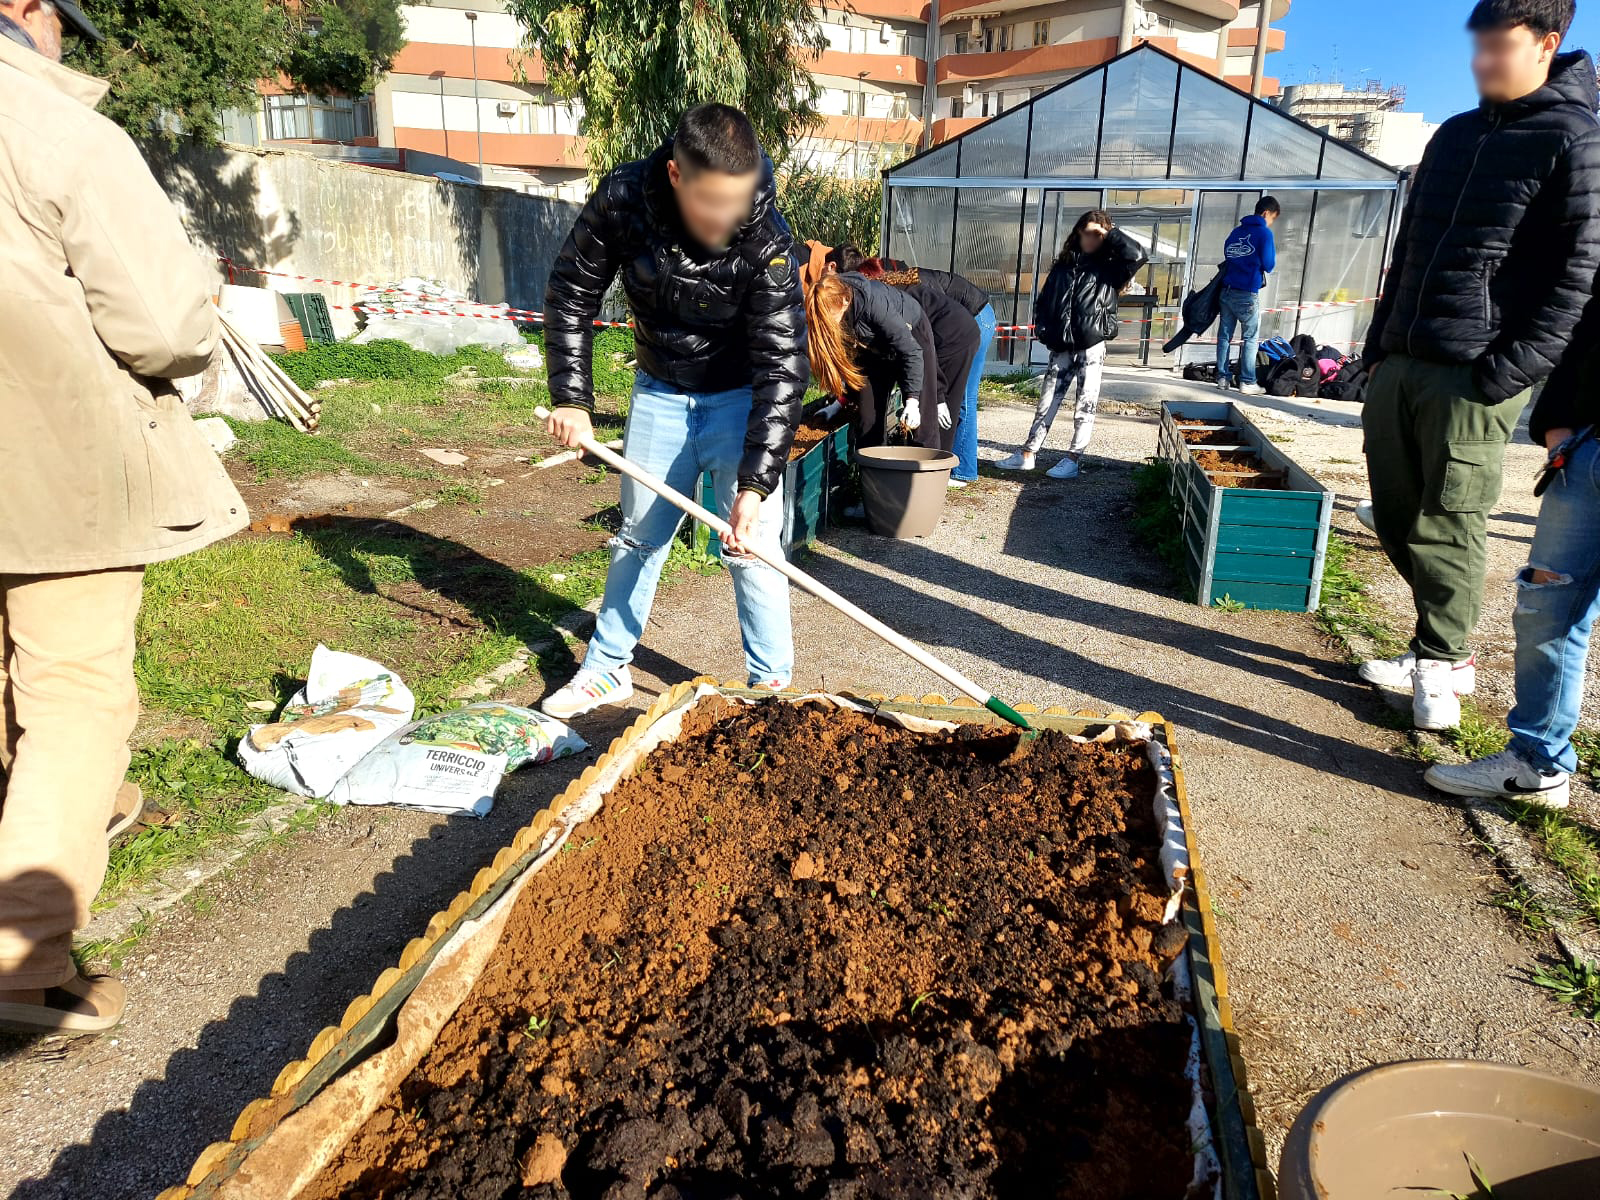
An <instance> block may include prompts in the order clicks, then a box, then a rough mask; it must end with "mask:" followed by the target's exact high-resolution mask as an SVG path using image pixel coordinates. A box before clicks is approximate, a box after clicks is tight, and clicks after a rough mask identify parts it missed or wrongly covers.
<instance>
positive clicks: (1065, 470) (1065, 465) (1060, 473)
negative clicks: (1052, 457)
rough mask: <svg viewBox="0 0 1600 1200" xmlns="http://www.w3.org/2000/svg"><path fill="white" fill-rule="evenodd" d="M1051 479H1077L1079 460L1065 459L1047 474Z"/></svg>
mask: <svg viewBox="0 0 1600 1200" xmlns="http://www.w3.org/2000/svg"><path fill="white" fill-rule="evenodd" d="M1045 474H1046V475H1048V476H1050V478H1051V479H1076V478H1077V477H1078V474H1079V472H1078V460H1077V459H1075V458H1063V459H1062V460H1061V461H1060V462H1058V463H1057V464H1056V465H1055V466H1053V467H1051V468H1050V469H1049V470H1048V471H1046V472H1045Z"/></svg>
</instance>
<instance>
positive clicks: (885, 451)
mask: <svg viewBox="0 0 1600 1200" xmlns="http://www.w3.org/2000/svg"><path fill="white" fill-rule="evenodd" d="M856 463H857V465H859V466H860V468H861V497H862V504H863V505H864V506H865V508H866V510H867V524H868V525H870V526H871V527H872V532H873V533H877V534H882V535H883V536H884V537H892V538H916V537H927V536H928V534H930V533H932V532H933V531H934V530H935V529H936V528H938V525H939V517H940V516H941V515H942V514H943V513H944V500H945V497H946V496H947V495H948V494H949V492H950V472H951V471H953V470H954V469H955V465H956V456H955V455H954V454H951V453H950V452H948V451H946V450H930V449H927V448H925V447H923V446H864V447H862V448H861V449H859V450H857V451H856Z"/></svg>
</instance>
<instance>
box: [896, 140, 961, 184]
mask: <svg viewBox="0 0 1600 1200" xmlns="http://www.w3.org/2000/svg"><path fill="white" fill-rule="evenodd" d="M960 153H961V142H960V140H959V139H957V140H956V141H953V142H946V143H945V144H944V145H942V146H938V147H935V148H934V149H932V150H929V151H928V152H927V153H926V154H924V155H923V156H922V157H921V158H919V159H917V160H916V161H915V162H909V163H902V164H901V165H900V166H899V167H897V168H895V169H896V171H899V172H903V173H905V174H907V175H929V176H933V175H937V176H939V177H940V178H944V179H954V178H955V175H956V159H957V157H958V156H959V155H960Z"/></svg>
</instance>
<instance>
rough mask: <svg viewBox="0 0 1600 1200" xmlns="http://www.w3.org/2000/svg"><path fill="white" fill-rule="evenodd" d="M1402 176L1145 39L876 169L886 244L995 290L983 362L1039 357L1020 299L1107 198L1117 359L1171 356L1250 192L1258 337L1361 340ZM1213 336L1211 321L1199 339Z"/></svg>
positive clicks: (1028, 304) (1190, 350)
mask: <svg viewBox="0 0 1600 1200" xmlns="http://www.w3.org/2000/svg"><path fill="white" fill-rule="evenodd" d="M1399 192H1400V173H1399V172H1397V171H1396V170H1394V169H1393V168H1392V167H1389V166H1386V165H1385V164H1383V163H1381V162H1379V161H1378V160H1377V159H1375V158H1372V157H1370V156H1368V155H1366V154H1363V153H1361V152H1360V151H1358V150H1356V149H1355V148H1353V147H1351V146H1349V145H1347V144H1346V143H1344V142H1341V141H1339V140H1338V139H1336V138H1331V137H1328V136H1327V135H1326V134H1324V133H1322V132H1321V131H1320V130H1317V129H1314V128H1312V127H1311V126H1310V125H1307V124H1305V123H1304V122H1301V121H1298V120H1296V119H1294V118H1293V117H1290V116H1287V115H1286V114H1284V113H1282V112H1280V111H1279V110H1278V109H1276V108H1274V107H1272V106H1271V105H1270V104H1265V103H1263V102H1261V101H1259V100H1256V99H1254V98H1252V97H1251V96H1250V95H1248V94H1247V93H1245V92H1241V91H1239V90H1238V89H1236V88H1233V87H1230V86H1229V85H1227V84H1225V83H1222V82H1220V81H1218V80H1217V79H1215V78H1213V77H1212V76H1210V75H1207V74H1205V73H1204V72H1202V71H1199V70H1196V69H1194V68H1193V67H1190V66H1188V65H1187V64H1185V63H1184V62H1182V61H1180V60H1179V59H1177V58H1174V57H1172V56H1171V55H1169V54H1166V53H1165V52H1163V51H1161V50H1158V49H1156V48H1155V47H1153V46H1149V45H1142V46H1138V47H1136V48H1134V49H1133V50H1130V51H1128V52H1127V53H1126V54H1123V55H1120V56H1119V57H1117V58H1114V59H1112V60H1111V61H1110V62H1108V63H1106V64H1105V65H1104V66H1101V67H1097V68H1095V69H1093V70H1090V71H1086V72H1085V73H1084V74H1082V75H1079V76H1078V77H1077V78H1075V79H1072V80H1069V81H1068V82H1066V83H1064V84H1061V85H1059V86H1057V87H1054V88H1051V89H1049V90H1048V91H1044V92H1041V93H1040V94H1039V95H1037V96H1035V97H1033V98H1032V99H1031V100H1029V101H1028V102H1027V103H1025V104H1023V105H1020V106H1018V107H1017V108H1014V109H1012V110H1010V111H1009V112H1006V113H1003V114H1001V115H1000V116H998V117H995V118H994V119H993V120H990V121H987V122H985V123H984V124H982V125H979V126H977V127H975V128H973V129H971V130H969V131H968V132H966V133H965V134H963V135H961V136H960V137H958V138H955V139H953V140H951V141H948V142H945V143H942V144H941V145H939V146H936V147H934V148H933V149H931V150H928V151H926V152H924V153H922V154H920V155H918V156H917V157H915V158H912V159H908V160H907V161H906V162H904V163H901V164H900V165H899V166H897V167H895V168H893V169H892V170H890V171H888V172H886V173H885V192H884V230H883V238H884V246H885V252H886V253H887V254H889V255H892V256H893V257H895V258H901V259H905V260H907V261H908V262H912V263H915V264H917V265H920V266H928V267H939V268H942V269H948V270H954V271H958V272H960V273H961V274H963V275H965V276H967V277H968V278H969V279H971V280H972V281H973V282H975V283H977V284H978V285H979V286H980V287H983V288H985V289H986V290H987V291H988V292H989V294H990V295H991V296H992V297H993V301H994V310H995V314H996V316H997V318H998V320H999V322H1000V324H1001V325H1002V326H1007V325H1010V326H1017V327H1023V328H1024V332H1022V333H1019V334H1017V335H1015V336H1011V337H1004V336H1002V337H1001V338H998V339H996V342H995V345H994V349H993V350H992V351H991V354H990V364H991V367H994V366H1003V365H1005V364H1013V365H1026V364H1028V363H1030V362H1032V363H1042V362H1044V361H1045V359H1046V357H1047V354H1046V352H1045V351H1044V350H1043V348H1042V347H1040V346H1038V345H1037V344H1036V343H1034V342H1032V341H1031V340H1030V339H1028V338H1027V337H1026V336H1025V327H1027V326H1029V325H1030V324H1031V323H1032V320H1033V315H1032V314H1033V297H1034V295H1035V293H1036V291H1037V289H1038V288H1040V287H1041V286H1042V285H1043V283H1044V279H1045V276H1046V275H1047V274H1048V273H1049V270H1050V264H1051V262H1052V260H1053V259H1054V258H1055V256H1056V254H1057V253H1058V252H1059V250H1060V247H1061V244H1062V242H1063V241H1064V240H1065V239H1066V236H1067V234H1068V233H1070V232H1071V230H1072V226H1073V223H1074V222H1075V221H1076V220H1077V219H1078V217H1079V216H1080V215H1081V214H1082V213H1083V212H1085V211H1087V210H1089V209H1092V208H1104V209H1105V210H1106V211H1107V212H1109V213H1110V215H1111V217H1112V219H1113V220H1114V221H1115V222H1116V223H1117V225H1118V226H1119V227H1121V228H1122V229H1124V230H1125V231H1127V232H1128V233H1129V234H1130V235H1131V236H1133V237H1134V238H1135V239H1137V240H1138V241H1139V242H1140V243H1142V244H1143V245H1144V246H1145V248H1146V249H1147V250H1148V251H1149V254H1150V263H1149V265H1148V266H1146V267H1145V268H1144V270H1143V271H1141V272H1140V275H1139V277H1138V279H1136V280H1135V282H1134V284H1133V285H1132V286H1131V287H1130V288H1129V290H1128V292H1127V293H1126V294H1125V295H1124V296H1123V301H1122V303H1123V308H1124V312H1123V319H1124V322H1125V324H1124V326H1123V334H1122V336H1121V337H1120V338H1119V339H1118V340H1117V341H1116V342H1114V343H1113V344H1112V352H1113V354H1114V355H1116V356H1117V357H1118V358H1119V359H1121V360H1122V361H1124V362H1130V361H1131V362H1138V363H1146V364H1150V365H1155V366H1170V365H1172V364H1173V363H1174V362H1177V361H1189V360H1191V359H1197V358H1206V357H1209V356H1211V355H1212V354H1214V353H1215V349H1214V347H1215V343H1214V342H1210V341H1205V340H1197V341H1195V342H1191V343H1190V344H1189V346H1188V347H1186V348H1185V349H1183V350H1181V351H1179V352H1178V355H1180V356H1182V357H1181V358H1179V357H1177V356H1167V355H1163V354H1162V351H1161V346H1162V343H1163V342H1165V341H1167V340H1168V339H1169V338H1170V337H1172V335H1173V334H1175V333H1176V332H1177V330H1178V327H1179V325H1180V323H1181V319H1180V312H1179V306H1180V305H1181V303H1182V300H1183V297H1184V296H1185V295H1186V294H1187V293H1188V291H1189V290H1190V289H1191V288H1196V287H1201V286H1203V285H1204V284H1205V283H1206V282H1207V281H1209V280H1210V278H1211V276H1212V274H1213V272H1214V269H1215V267H1216V264H1217V263H1218V262H1219V261H1220V260H1221V257H1222V245H1223V242H1224V240H1225V239H1226V238H1227V236H1228V234H1229V233H1230V232H1232V230H1233V228H1234V226H1235V225H1236V224H1237V223H1238V221H1239V218H1240V217H1241V216H1244V215H1246V214H1248V213H1250V212H1251V211H1252V210H1253V209H1254V207H1255V203H1256V201H1257V200H1258V199H1260V198H1261V196H1263V195H1266V194H1271V195H1273V196H1276V197H1277V199H1278V201H1279V202H1280V203H1281V204H1282V206H1283V213H1282V215H1281V216H1280V217H1279V218H1278V221H1277V224H1276V225H1275V226H1274V229H1273V232H1274V234H1275V235H1276V237H1277V244H1278V267H1277V270H1276V272H1274V274H1273V275H1272V276H1271V277H1270V279H1269V282H1268V284H1267V290H1266V291H1265V292H1264V293H1263V295H1262V307H1263V310H1264V311H1263V315H1262V320H1261V336H1262V337H1263V339H1265V338H1267V337H1271V336H1274V335H1278V334H1281V335H1283V336H1286V337H1289V336H1293V335H1294V334H1296V333H1309V334H1311V335H1312V336H1314V337H1315V338H1316V339H1317V341H1318V343H1319V344H1328V343H1331V344H1335V345H1339V346H1341V347H1342V348H1348V347H1349V346H1351V345H1356V344H1359V342H1360V340H1361V338H1362V336H1363V334H1364V333H1365V331H1366V328H1367V325H1368V323H1369V322H1370V320H1371V318H1372V309H1373V297H1374V296H1375V295H1376V293H1377V290H1378V285H1379V280H1380V278H1381V276H1382V271H1383V266H1384V263H1385V261H1386V258H1387V253H1388V245H1389V240H1390V237H1391V236H1392V230H1393V226H1394V223H1395V221H1396V219H1397V202H1398V198H1399ZM1214 334H1215V331H1214V330H1213V331H1212V336H1214Z"/></svg>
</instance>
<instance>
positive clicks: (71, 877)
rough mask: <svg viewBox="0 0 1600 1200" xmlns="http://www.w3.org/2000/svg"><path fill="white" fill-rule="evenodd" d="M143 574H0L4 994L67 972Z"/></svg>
mask: <svg viewBox="0 0 1600 1200" xmlns="http://www.w3.org/2000/svg"><path fill="white" fill-rule="evenodd" d="M143 583H144V569H143V568H142V567H132V568H127V569H124V570H117V571H96V572H92V573H89V574H84V575H0V768H3V769H4V771H5V773H6V789H5V800H4V805H3V807H0V990H5V989H8V988H9V989H20V988H38V987H54V986H55V985H56V984H58V983H62V982H64V981H65V980H67V979H70V978H72V976H73V974H74V971H75V968H74V966H73V962H72V953H71V952H72V933H73V930H75V929H79V928H81V927H82V926H83V925H85V924H86V923H87V922H88V920H89V905H90V903H91V902H92V901H93V900H94V897H95V893H96V892H98V891H99V890H100V883H101V881H102V880H103V879H104V878H105V873H106V832H105V831H106V824H107V822H108V821H109V820H110V818H111V811H112V807H113V804H114V802H115V797H116V793H117V788H118V786H119V785H120V784H121V782H122V777H123V775H124V774H125V773H126V772H127V769H128V736H129V735H130V734H131V733H132V732H133V726H134V722H135V721H136V720H137V719H138V715H139V693H138V690H137V688H136V687H135V685H134V680H133V636H134V634H133V627H134V620H135V618H136V617H137V616H138V614H139V598H140V593H141V589H142V586H143Z"/></svg>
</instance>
